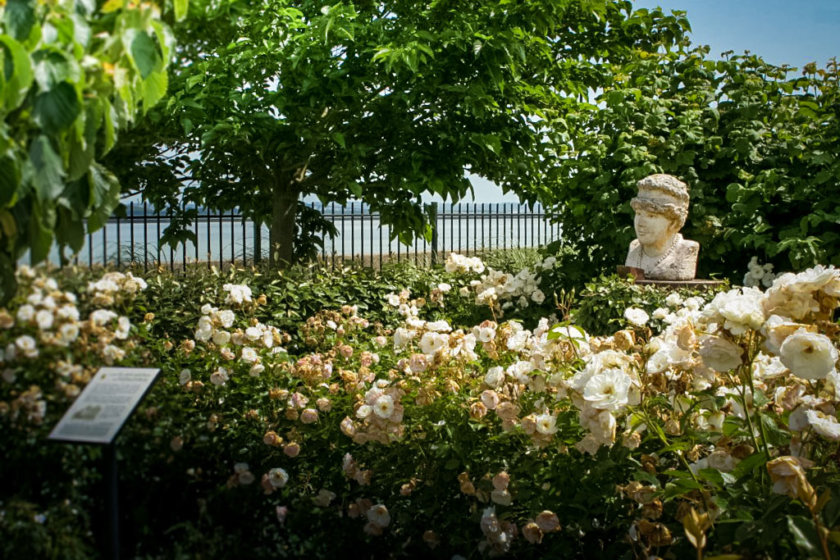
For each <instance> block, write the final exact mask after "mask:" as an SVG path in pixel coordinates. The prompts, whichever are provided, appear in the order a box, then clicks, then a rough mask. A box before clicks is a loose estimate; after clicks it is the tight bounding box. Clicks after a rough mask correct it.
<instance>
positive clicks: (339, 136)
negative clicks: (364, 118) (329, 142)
mask: <svg viewBox="0 0 840 560" xmlns="http://www.w3.org/2000/svg"><path fill="white" fill-rule="evenodd" d="M332 137H333V140H335V142H336V144H338V145H339V146H341V147H342V148H346V147H347V146H346V144H345V143H344V135H343V134H342V133H340V132H333V134H332Z"/></svg>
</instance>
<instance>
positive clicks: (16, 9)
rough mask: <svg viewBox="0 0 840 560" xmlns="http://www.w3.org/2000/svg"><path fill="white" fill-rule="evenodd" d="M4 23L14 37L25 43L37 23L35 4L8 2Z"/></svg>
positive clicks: (24, 1) (17, 1)
mask: <svg viewBox="0 0 840 560" xmlns="http://www.w3.org/2000/svg"><path fill="white" fill-rule="evenodd" d="M3 23H5V24H6V29H8V30H9V33H10V34H11V35H12V37H14V38H15V39H17V40H18V41H25V40H26V39H27V37H29V32H30V31H31V30H32V25H34V23H35V2H32V1H31V0H8V2H6V10H5V12H4V14H3Z"/></svg>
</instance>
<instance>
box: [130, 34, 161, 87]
mask: <svg viewBox="0 0 840 560" xmlns="http://www.w3.org/2000/svg"><path fill="white" fill-rule="evenodd" d="M131 56H132V57H133V58H134V64H136V65H137V69H138V70H140V77H142V78H143V79H144V80H145V79H146V77H147V76H148V75H149V74H151V73H152V72H154V71H155V70H156V69H157V68H158V66H159V65H160V63H161V58H160V54H159V53H158V48H157V45H155V42H154V41H153V40H152V38H151V37H149V34H148V33H146V32H145V31H138V32H137V33H136V34H135V35H134V39H133V40H132V41H131Z"/></svg>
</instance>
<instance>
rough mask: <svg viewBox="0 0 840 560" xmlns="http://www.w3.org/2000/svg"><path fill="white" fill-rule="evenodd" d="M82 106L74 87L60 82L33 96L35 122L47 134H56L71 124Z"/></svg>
mask: <svg viewBox="0 0 840 560" xmlns="http://www.w3.org/2000/svg"><path fill="white" fill-rule="evenodd" d="M81 108H82V106H81V103H79V96H78V95H77V93H76V89H75V88H74V87H73V86H72V85H70V84H69V83H67V82H62V83H60V84H58V85H57V86H55V87H54V88H52V89H51V90H50V91H47V92H44V93H41V94H39V95H38V97H36V98H35V107H34V111H33V116H34V117H35V122H36V123H38V125H39V126H40V127H41V128H42V129H43V130H44V132H46V133H47V134H56V133H58V132H61V131H62V130H64V129H66V128H67V127H69V126H70V125H71V124H73V121H75V120H76V117H77V116H78V115H79V111H80V110H81Z"/></svg>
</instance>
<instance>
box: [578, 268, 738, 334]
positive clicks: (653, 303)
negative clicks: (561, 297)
mask: <svg viewBox="0 0 840 560" xmlns="http://www.w3.org/2000/svg"><path fill="white" fill-rule="evenodd" d="M727 289H728V285H727V284H722V285H721V286H720V287H714V288H708V289H704V290H692V289H687V288H681V289H678V290H674V289H673V288H668V287H660V286H654V285H650V284H636V283H634V282H633V281H632V280H631V279H627V278H621V277H620V276H618V275H615V274H612V275H609V276H607V275H602V276H599V277H598V278H595V279H594V280H592V281H590V282H588V283H587V284H586V287H585V288H584V289H583V290H581V291H580V293H579V294H578V295H577V298H576V300H575V308H574V313H573V318H574V322H575V324H577V325H579V326H581V327H582V328H583V329H584V330H585V331H586V332H588V333H590V334H593V335H596V336H607V335H609V334H612V333H614V332H615V331H617V330H619V329H621V328H624V327H626V326H628V325H629V323H628V321H627V319H626V318H625V317H624V311H625V310H626V309H628V308H630V307H635V308H637V309H643V310H644V311H645V312H646V313H647V314H648V315H652V314H653V312H654V311H655V310H656V309H659V308H663V309H668V308H669V305H668V304H666V302H665V299H666V298H667V297H668V296H669V295H670V294H672V293H673V294H677V295H679V297H680V299H681V300H682V299H685V298H689V297H699V298H700V299H701V301H702V302H708V301H710V300H711V299H712V298H714V296H715V294H716V293H717V292H719V291H725V290H727ZM670 307H674V306H670ZM651 324H652V325H655V326H656V327H659V328H661V327H662V326H663V323H662V322H661V320H654V321H652V322H651Z"/></svg>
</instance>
